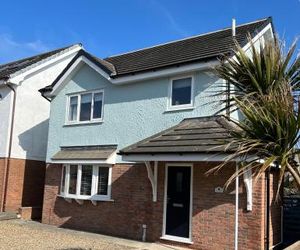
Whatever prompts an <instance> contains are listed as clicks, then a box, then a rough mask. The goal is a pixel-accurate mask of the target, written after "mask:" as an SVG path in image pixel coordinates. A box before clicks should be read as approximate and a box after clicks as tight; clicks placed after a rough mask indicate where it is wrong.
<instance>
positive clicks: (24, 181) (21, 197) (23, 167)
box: [0, 158, 46, 212]
mask: <svg viewBox="0 0 300 250" xmlns="http://www.w3.org/2000/svg"><path fill="white" fill-rule="evenodd" d="M7 161H8V159H7V158H0V201H1V204H2V201H3V198H4V197H2V194H3V189H4V178H5V166H6V163H7ZM45 169H46V164H45V162H42V161H35V160H26V159H14V158H11V159H10V160H9V170H8V178H7V188H6V196H5V211H12V212H17V211H18V210H19V208H20V207H40V208H41V207H42V204H43V193H44V181H45Z"/></svg>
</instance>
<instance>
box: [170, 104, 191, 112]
mask: <svg viewBox="0 0 300 250" xmlns="http://www.w3.org/2000/svg"><path fill="white" fill-rule="evenodd" d="M193 109H195V107H194V106H189V107H169V108H168V109H167V110H166V111H165V113H169V112H176V111H184V110H193Z"/></svg>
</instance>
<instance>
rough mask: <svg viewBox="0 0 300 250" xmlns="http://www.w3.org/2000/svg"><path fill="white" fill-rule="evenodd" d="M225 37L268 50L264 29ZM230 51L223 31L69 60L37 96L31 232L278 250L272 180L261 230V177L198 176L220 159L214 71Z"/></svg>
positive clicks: (232, 167)
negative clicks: (38, 215)
mask: <svg viewBox="0 0 300 250" xmlns="http://www.w3.org/2000/svg"><path fill="white" fill-rule="evenodd" d="M233 30H235V38H236V39H237V41H238V42H239V43H240V44H241V45H242V46H243V48H244V49H245V50H247V49H248V48H249V43H248V40H247V35H248V34H250V36H251V39H252V40H253V42H254V43H255V44H259V43H260V42H264V40H266V39H273V26H272V20H271V18H266V19H262V20H258V21H255V22H251V23H247V24H243V25H239V26H237V27H236V28H235V27H234V26H233ZM233 48H234V40H233V37H232V28H227V29H223V30H219V31H215V32H211V33H207V34H203V35H198V36H194V37H190V38H186V39H182V40H178V41H174V42H169V43H166V44H162V45H157V46H153V47H150V48H145V49H140V50H137V51H133V52H129V53H125V54H121V55H116V56H112V57H108V58H105V59H99V58H97V57H95V56H93V55H91V54H89V53H88V52H86V51H84V50H81V51H79V52H78V54H77V55H76V56H75V57H74V58H73V59H72V61H71V62H70V63H69V64H68V66H67V67H66V68H65V69H64V70H63V72H62V73H61V74H60V75H59V77H58V78H56V79H55V80H54V81H53V83H52V84H51V85H49V86H47V87H45V88H43V89H41V90H40V91H41V93H42V95H43V96H46V97H47V98H50V99H51V115H50V121H49V134H48V149H47V160H46V161H47V169H46V180H45V191H44V205H43V217H42V222H43V223H47V224H52V225H57V226H60V227H68V228H73V229H78V230H87V231H92V232H98V233H103V234H108V235H114V236H119V237H125V238H131V239H136V240H146V241H163V242H168V243H170V244H179V245H184V246H188V247H191V248H198V249H237V247H239V248H240V249H263V248H264V245H265V242H266V241H268V242H269V243H270V246H275V245H277V244H279V243H280V241H281V238H280V236H281V207H280V204H278V203H276V202H275V199H274V190H276V188H277V186H276V178H277V172H276V171H275V170H274V172H272V174H271V180H270V185H269V187H270V203H269V204H270V209H268V211H270V217H269V219H270V224H269V230H266V229H267V228H268V227H267V225H266V221H267V220H266V214H267V213H266V210H267V207H268V206H267V202H266V197H267V193H266V187H267V186H266V183H267V180H266V179H265V178H264V177H263V178H261V179H260V180H259V181H258V182H257V183H254V182H252V173H251V171H250V170H249V171H248V172H247V173H245V175H244V176H243V177H241V178H239V179H237V180H236V182H235V184H233V185H231V186H230V187H229V188H228V189H227V190H224V188H223V186H224V184H225V182H226V180H227V179H228V178H229V177H230V176H231V175H232V174H233V173H234V171H236V165H237V163H236V162H232V164H229V165H228V166H227V167H226V168H223V169H222V170H221V171H219V172H218V173H216V174H212V175H208V176H207V175H206V172H207V171H208V170H209V169H211V168H212V167H214V166H217V165H218V164H219V163H221V162H222V161H223V160H224V157H226V154H227V153H228V151H229V150H231V149H230V148H229V149H226V148H225V147H224V146H222V145H221V144H220V139H221V140H222V139H224V138H226V139H228V140H230V136H229V133H228V129H232V128H233V127H232V126H233V125H232V124H231V123H230V122H229V121H228V119H226V117H225V116H223V115H216V112H217V111H218V110H220V109H221V108H222V107H221V105H220V104H218V103H217V102H215V103H213V101H217V100H218V98H217V97H216V96H213V93H214V91H215V90H217V89H218V88H220V86H221V88H224V89H225V88H226V83H225V82H224V81H223V80H222V79H219V78H218V77H217V76H216V75H215V74H214V71H213V67H214V66H216V65H218V63H219V60H218V58H219V56H221V55H223V54H228V53H231V52H232V49H233ZM233 115H235V116H236V118H238V115H237V114H233ZM267 231H268V232H269V233H267ZM268 235H269V237H268Z"/></svg>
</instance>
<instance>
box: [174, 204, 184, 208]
mask: <svg viewBox="0 0 300 250" xmlns="http://www.w3.org/2000/svg"><path fill="white" fill-rule="evenodd" d="M173 207H183V204H180V203H173Z"/></svg>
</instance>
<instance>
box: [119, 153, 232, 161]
mask: <svg viewBox="0 0 300 250" xmlns="http://www.w3.org/2000/svg"><path fill="white" fill-rule="evenodd" d="M226 157H228V155H226V154H153V155H151V154H136V155H122V160H123V161H127V162H144V161H168V162H170V161H175V162H187V161H208V162H210V161H212V162H214V161H215V162H220V161H225V159H226ZM233 161H235V160H233ZM236 161H238V160H236Z"/></svg>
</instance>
